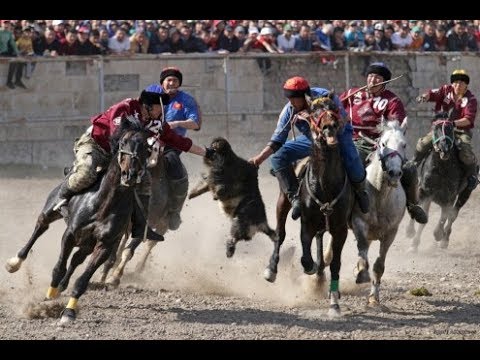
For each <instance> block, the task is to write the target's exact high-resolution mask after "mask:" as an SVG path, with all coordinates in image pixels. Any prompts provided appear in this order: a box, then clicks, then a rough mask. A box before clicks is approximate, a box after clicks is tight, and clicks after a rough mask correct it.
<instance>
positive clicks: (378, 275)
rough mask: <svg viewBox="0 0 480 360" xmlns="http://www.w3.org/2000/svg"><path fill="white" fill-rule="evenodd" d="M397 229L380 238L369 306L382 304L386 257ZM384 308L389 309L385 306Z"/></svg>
mask: <svg viewBox="0 0 480 360" xmlns="http://www.w3.org/2000/svg"><path fill="white" fill-rule="evenodd" d="M397 230H398V227H397V229H393V230H392V231H390V232H388V233H387V234H386V235H385V236H384V237H382V238H380V239H379V240H380V251H379V255H378V258H377V260H375V263H374V264H373V282H372V287H371V288H370V294H369V295H368V306H372V307H376V306H379V305H380V283H381V280H382V276H383V273H384V272H385V259H386V257H387V252H388V249H389V248H390V245H392V243H393V240H394V239H395V236H396V234H397ZM383 309H384V310H388V309H387V308H386V307H383Z"/></svg>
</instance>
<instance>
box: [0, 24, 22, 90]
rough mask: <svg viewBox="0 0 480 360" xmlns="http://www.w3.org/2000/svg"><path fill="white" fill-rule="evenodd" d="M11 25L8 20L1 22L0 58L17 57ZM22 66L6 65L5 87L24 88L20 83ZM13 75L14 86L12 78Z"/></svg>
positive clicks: (11, 63)
mask: <svg viewBox="0 0 480 360" xmlns="http://www.w3.org/2000/svg"><path fill="white" fill-rule="evenodd" d="M11 26H12V25H11V24H10V21H9V20H2V28H1V29H0V56H6V57H17V56H18V49H17V44H16V43H15V38H14V36H13V34H12V32H11V31H10V29H11ZM22 71H23V64H22V63H18V62H10V63H9V64H8V74H7V87H9V88H10V89H15V85H17V86H20V87H22V88H26V86H25V85H24V84H23V82H22V80H21V79H22ZM14 75H15V84H14V83H13V76H14Z"/></svg>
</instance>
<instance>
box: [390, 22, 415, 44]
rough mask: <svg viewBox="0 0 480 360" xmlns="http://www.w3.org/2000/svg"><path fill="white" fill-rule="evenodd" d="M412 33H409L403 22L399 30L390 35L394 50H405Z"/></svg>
mask: <svg viewBox="0 0 480 360" xmlns="http://www.w3.org/2000/svg"><path fill="white" fill-rule="evenodd" d="M412 41H413V39H412V35H410V28H409V26H408V25H405V24H403V25H402V26H401V27H400V30H399V31H397V32H396V33H394V34H393V35H392V44H393V48H394V49H395V50H407V49H408V48H409V47H410V45H411V44H412Z"/></svg>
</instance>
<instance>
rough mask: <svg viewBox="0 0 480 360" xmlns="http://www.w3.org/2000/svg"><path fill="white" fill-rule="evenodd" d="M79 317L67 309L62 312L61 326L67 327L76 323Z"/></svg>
mask: <svg viewBox="0 0 480 360" xmlns="http://www.w3.org/2000/svg"><path fill="white" fill-rule="evenodd" d="M76 318H77V315H76V314H75V310H73V309H68V308H66V309H65V310H63V311H62V317H61V318H60V321H59V325H60V326H65V325H67V324H70V323H72V322H74V321H75V319H76Z"/></svg>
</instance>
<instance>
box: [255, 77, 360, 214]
mask: <svg viewBox="0 0 480 360" xmlns="http://www.w3.org/2000/svg"><path fill="white" fill-rule="evenodd" d="M283 91H284V95H285V96H286V97H287V98H288V100H289V102H288V103H287V104H286V105H285V106H284V108H283V109H282V111H281V113H280V116H279V118H278V122H277V127H276V129H275V131H274V132H273V135H272V137H271V138H270V141H269V142H268V144H267V146H266V147H265V148H264V149H263V150H262V151H261V152H260V153H259V154H258V155H256V156H254V157H253V158H251V159H250V160H249V161H250V162H251V163H253V164H254V165H257V166H259V165H260V164H261V163H262V162H263V161H265V160H266V159H267V158H268V157H269V156H270V155H272V154H274V155H273V156H272V158H271V165H272V170H273V173H274V174H275V176H276V177H277V179H278V182H279V184H280V188H281V189H282V191H283V192H284V193H285V194H286V195H287V197H288V200H289V201H290V203H291V204H292V219H294V220H296V219H298V218H299V217H300V199H299V196H298V187H299V186H298V185H299V184H298V180H297V177H296V176H295V172H294V170H293V166H292V164H293V163H294V162H295V161H297V160H300V159H302V158H304V157H307V156H309V155H310V152H311V147H312V135H311V132H310V127H309V124H308V123H307V122H305V121H296V122H295V126H296V128H297V129H298V130H299V131H300V132H301V133H302V135H299V136H296V138H295V139H292V140H287V138H288V134H289V132H290V130H291V129H292V126H291V124H292V120H293V119H294V118H295V116H300V117H302V115H303V117H307V116H308V102H309V101H310V100H311V99H315V98H317V97H322V96H327V95H328V93H329V91H328V90H327V89H323V88H318V87H314V88H310V85H309V84H308V82H307V80H305V79H304V78H302V77H300V76H295V77H293V78H290V79H288V80H287V81H286V82H285V84H284V86H283ZM333 100H334V101H335V103H336V104H337V105H338V107H339V110H340V115H341V116H342V117H346V116H347V114H346V112H345V110H344V108H343V106H342V104H341V103H340V99H339V98H338V96H336V95H335V96H334V98H333ZM352 134H353V128H352V125H351V123H350V122H348V121H347V122H345V125H344V127H343V130H341V131H340V132H339V133H338V135H337V137H338V144H339V146H340V153H341V155H342V158H343V163H344V166H345V170H346V172H347V175H348V178H349V179H350V182H351V184H352V186H353V188H354V191H355V195H356V198H357V201H358V204H359V206H360V209H361V211H362V212H363V213H367V212H368V209H369V201H368V195H367V193H366V191H365V178H366V172H365V168H364V166H363V163H362V161H361V159H360V157H359V155H358V151H357V149H356V148H355V145H354V143H353V140H352Z"/></svg>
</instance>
